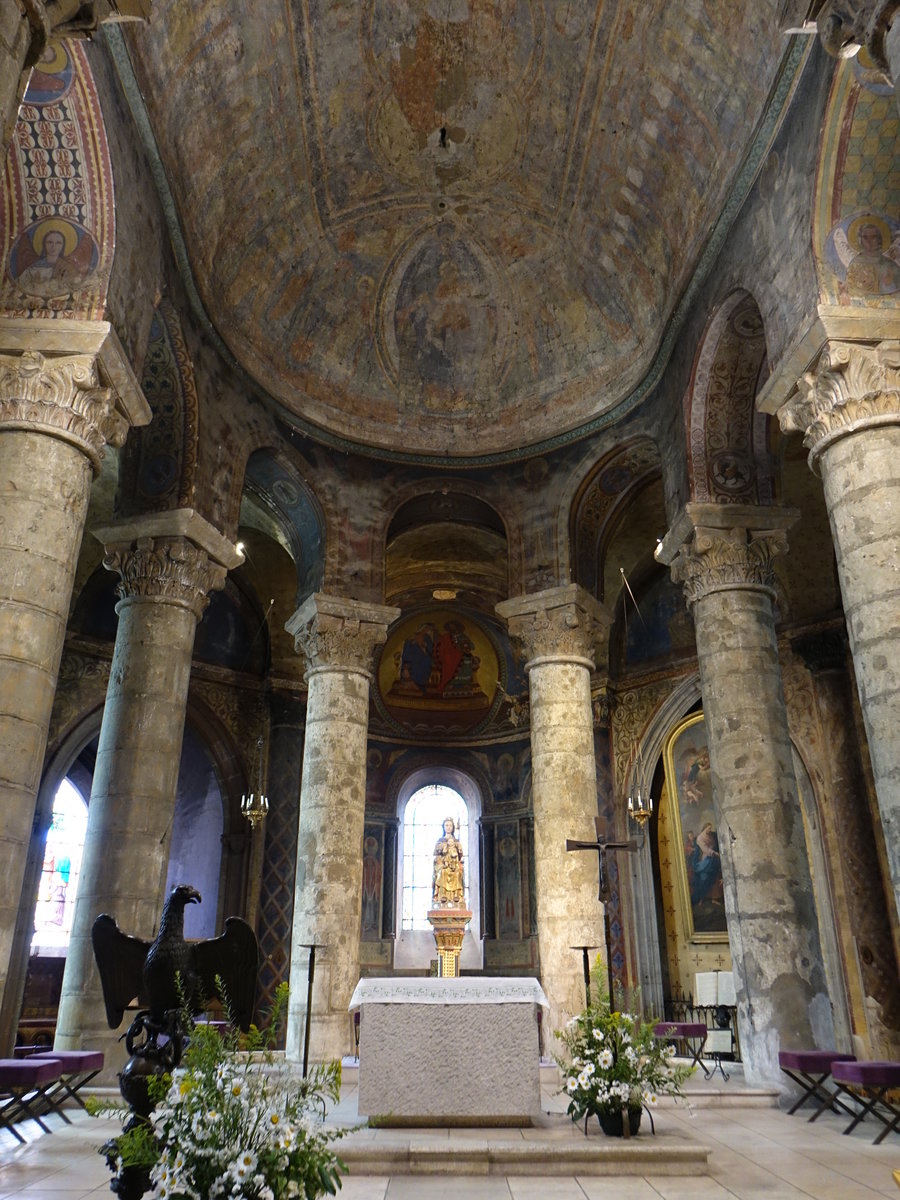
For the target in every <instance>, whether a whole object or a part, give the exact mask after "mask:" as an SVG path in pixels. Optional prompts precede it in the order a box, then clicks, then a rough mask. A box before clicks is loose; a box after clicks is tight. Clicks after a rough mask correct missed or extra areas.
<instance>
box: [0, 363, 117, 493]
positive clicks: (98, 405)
mask: <svg viewBox="0 0 900 1200" xmlns="http://www.w3.org/2000/svg"><path fill="white" fill-rule="evenodd" d="M0 428H6V429H32V430H35V431H38V432H42V433H47V434H50V435H52V436H54V437H60V438H63V439H64V440H65V441H68V442H71V443H72V444H73V445H75V446H77V447H78V448H79V449H80V450H81V451H82V452H83V453H84V454H86V455H87V457H88V458H89V459H90V461H91V464H92V466H93V468H94V472H95V474H96V473H97V472H99V470H100V462H101V460H102V458H103V453H104V449H105V447H106V446H107V445H110V446H115V447H118V446H121V445H122V444H123V443H124V441H125V436H126V434H127V433H128V421H127V419H126V418H125V417H124V416H123V415H122V414H121V413H120V412H118V411H117V409H116V398H115V394H114V392H113V389H112V388H108V387H100V385H99V380H98V377H97V368H96V359H95V358H94V356H93V355H89V354H73V355H68V356H62V357H59V358H51V357H45V356H44V355H43V354H39V353H36V352H33V351H29V352H26V353H25V354H20V355H7V354H3V355H0Z"/></svg>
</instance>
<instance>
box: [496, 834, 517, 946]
mask: <svg viewBox="0 0 900 1200" xmlns="http://www.w3.org/2000/svg"><path fill="white" fill-rule="evenodd" d="M494 844H495V846H496V848H497V850H496V853H497V865H496V879H497V937H498V938H500V939H501V940H504V939H509V938H512V939H516V938H521V936H522V926H521V906H522V875H521V867H520V863H519V823H518V821H515V822H510V823H509V824H502V825H497V827H496V830H495V841H494Z"/></svg>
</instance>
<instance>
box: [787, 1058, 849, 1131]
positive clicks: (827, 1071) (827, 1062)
mask: <svg viewBox="0 0 900 1200" xmlns="http://www.w3.org/2000/svg"><path fill="white" fill-rule="evenodd" d="M855 1061H856V1055H855V1054H840V1053H839V1052H838V1051H837V1050H781V1051H779V1054H778V1065H779V1066H780V1067H781V1069H782V1071H784V1073H785V1075H787V1077H788V1078H789V1079H792V1080H793V1081H794V1083H796V1084H797V1085H798V1087H800V1088H802V1095H801V1096H800V1098H799V1099H798V1100H797V1101H796V1103H795V1104H794V1105H793V1107H792V1108H789V1109H788V1112H787V1115H788V1116H792V1115H793V1114H794V1113H795V1112H796V1111H797V1109H798V1108H799V1107H800V1105H801V1104H803V1103H804V1102H805V1101H806V1100H807V1099H814V1100H818V1101H819V1107H818V1108H817V1109H816V1111H815V1112H814V1113H813V1115H812V1116H811V1117H810V1118H809V1119H810V1121H815V1119H816V1117H820V1116H821V1115H822V1113H823V1112H824V1111H825V1109H826V1108H830V1109H831V1110H832V1111H833V1112H837V1110H838V1109H839V1108H842V1109H843V1110H844V1111H845V1112H850V1111H851V1110H850V1109H849V1108H847V1106H846V1105H845V1104H843V1103H842V1102H841V1101H840V1100H838V1099H837V1092H836V1091H832V1090H831V1089H830V1088H829V1087H828V1086H827V1084H826V1081H827V1080H828V1079H829V1078H830V1077H831V1068H832V1065H833V1064H834V1063H836V1062H855Z"/></svg>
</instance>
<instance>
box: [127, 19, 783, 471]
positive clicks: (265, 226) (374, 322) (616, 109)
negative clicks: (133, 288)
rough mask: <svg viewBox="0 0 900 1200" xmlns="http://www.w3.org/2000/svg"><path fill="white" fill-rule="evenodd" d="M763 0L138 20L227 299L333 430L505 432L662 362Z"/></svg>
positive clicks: (561, 422)
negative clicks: (146, 25)
mask: <svg viewBox="0 0 900 1200" xmlns="http://www.w3.org/2000/svg"><path fill="white" fill-rule="evenodd" d="M780 7H781V6H780V5H779V4H778V3H774V2H765V0H743V2H742V0H731V2H729V3H728V4H722V3H711V2H707V0H685V2H683V3H674V4H673V3H671V2H670V0H656V2H650V0H648V3H646V4H641V5H634V4H632V3H628V2H625V0H623V2H621V3H614V2H612V0H605V2H604V3H599V4H597V5H591V4H590V3H588V2H587V0H577V2H576V0H572V2H571V3H566V2H563V0H559V2H556V0H545V2H540V0H530V2H528V0H518V2H517V0H365V2H360V3H351V2H349V0H348V2H346V3H327V4H317V5H312V4H297V3H285V2H284V0H254V3H253V4H252V5H248V4H246V3H243V2H239V0H192V2H191V3H190V4H183V3H180V2H179V0H157V2H156V3H155V4H154V7H153V15H152V20H151V25H150V28H149V30H148V29H147V28H141V29H140V31H139V32H138V33H130V34H129V35H128V36H129V47H130V53H131V56H132V60H133V63H134V67H135V71H136V74H137V77H138V81H139V83H140V87H141V91H142V93H143V95H144V100H145V103H146V106H147V109H148V112H149V116H150V120H151V124H152V126H153V130H154V135H155V138H156V141H157V145H158V148H159V152H160V155H161V158H162V161H163V165H164V167H165V170H166V173H167V175H168V178H169V184H170V187H171V190H172V194H173V196H174V199H175V203H176V206H177V210H178V219H179V221H180V224H181V227H182V230H183V232H184V236H185V240H186V243H187V246H188V252H189V258H190V266H191V270H192V272H193V275H194V279H195V282H196V285H197V288H198V292H199V295H200V297H201V299H202V303H203V305H204V306H205V309H206V312H207V313H208V315H209V318H210V320H211V321H212V323H213V325H214V326H215V328H216V330H217V331H218V333H219V334H220V336H221V337H222V338H223V339H224V341H225V342H226V343H227V345H228V347H229V349H230V350H231V352H232V353H233V354H234V355H235V357H236V358H237V359H238V360H239V362H240V363H241V364H242V365H243V367H244V368H245V369H246V370H247V371H248V372H249V373H250V375H252V376H253V377H254V379H255V380H256V381H257V382H258V383H259V384H260V385H261V386H262V387H263V388H264V389H265V390H267V391H268V392H269V393H270V394H271V395H272V396H273V397H275V398H276V399H277V400H278V401H280V402H281V403H282V404H283V406H284V407H285V408H286V409H287V410H289V412H290V413H293V414H294V415H295V416H297V417H299V418H302V419H303V420H304V421H306V422H309V423H312V424H313V425H315V426H319V427H320V428H322V429H323V430H324V431H327V432H328V433H330V434H331V435H335V436H339V437H343V438H347V439H349V440H351V441H353V442H357V443H360V444H365V445H368V446H371V447H375V448H383V449H385V450H391V449H397V448H398V447H402V448H403V449H404V450H406V451H410V452H413V453H416V452H418V453H423V454H442V455H447V454H449V455H471V454H473V453H477V454H485V453H494V452H499V453H502V452H505V451H508V450H510V449H511V448H514V447H521V446H527V445H530V444H536V443H539V442H541V441H542V440H543V439H546V438H548V437H553V436H555V435H558V434H560V433H563V432H566V431H570V430H573V429H576V428H578V427H580V426H581V425H583V424H585V423H586V422H589V421H591V420H593V419H594V418H596V417H597V416H598V415H599V414H601V413H603V412H604V411H607V410H608V409H610V408H611V407H613V406H615V405H616V404H617V403H618V402H619V401H621V400H622V398H623V397H624V396H626V395H628V394H629V393H630V392H631V391H632V390H633V389H634V388H635V386H636V385H637V384H638V383H639V382H640V381H641V379H642V378H643V377H644V375H645V374H646V372H647V370H648V367H649V365H650V364H651V362H652V361H653V358H654V355H655V354H656V352H657V350H658V348H659V345H660V341H661V338H662V335H663V331H664V329H665V327H666V323H667V321H668V320H669V318H670V316H671V314H672V311H673V309H674V306H675V304H676V303H677V301H678V298H679V296H680V295H681V293H682V292H683V290H684V288H685V286H686V283H687V281H688V280H689V279H690V277H691V273H692V272H693V270H694V269H695V267H696V263H697V260H698V257H699V255H700V253H701V251H702V249H703V246H704V245H705V244H706V241H707V239H708V236H709V233H710V230H711V228H712V227H713V225H714V223H715V221H716V219H717V218H718V217H719V215H720V213H721V211H722V208H723V205H724V204H725V202H726V199H727V197H728V195H729V193H730V189H731V187H732V184H733V182H734V179H735V176H736V173H737V171H738V169H739V167H740V166H741V163H742V160H743V158H744V155H745V154H746V152H747V148H748V146H749V145H750V143H751V140H752V138H753V136H754V133H755V131H756V129H757V126H758V125H759V122H760V121H761V119H762V117H763V114H764V113H765V111H766V105H767V99H768V96H769V93H770V91H771V89H772V86H773V81H774V80H775V78H776V75H777V72H778V69H779V64H780V62H781V59H782V56H783V54H784V50H785V45H786V39H785V37H784V34H783V33H782V32H781V29H780V27H779V19H778V13H779V9H780Z"/></svg>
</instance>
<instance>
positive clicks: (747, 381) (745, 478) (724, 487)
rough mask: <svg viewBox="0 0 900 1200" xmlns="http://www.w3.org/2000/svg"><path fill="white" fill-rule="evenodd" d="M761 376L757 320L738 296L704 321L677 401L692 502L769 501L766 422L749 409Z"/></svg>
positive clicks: (763, 364) (749, 300)
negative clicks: (681, 414)
mask: <svg viewBox="0 0 900 1200" xmlns="http://www.w3.org/2000/svg"><path fill="white" fill-rule="evenodd" d="M766 371H767V358H766V338H765V328H764V326H763V319H762V314H761V313H760V311H759V307H758V305H757V303H756V300H755V299H754V298H753V296H752V295H751V294H750V293H749V292H747V291H744V290H743V289H738V290H736V291H734V292H732V293H731V295H729V296H728V297H727V298H726V299H725V300H724V301H723V302H722V304H721V305H720V306H719V308H718V309H717V310H716V311H715V313H713V315H712V317H711V318H710V321H709V323H708V325H707V327H706V330H705V331H704V334H703V337H702V339H701V343H700V347H699V349H698V351H697V356H696V358H695V360H694V366H693V370H692V372H691V380H690V383H689V385H688V389H687V392H686V394H685V397H684V424H685V433H686V437H687V447H686V450H687V459H688V482H689V488H690V499H691V500H694V501H705V502H712V503H719V504H771V503H772V502H773V499H774V475H773V469H772V455H771V452H770V447H769V436H770V430H771V428H772V422H771V418H770V417H769V416H768V415H767V414H765V413H762V412H759V411H757V409H756V406H755V403H754V402H755V399H756V394H757V392H758V390H759V385H760V380H761V379H762V378H763V376H764V375H765V374H766Z"/></svg>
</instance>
